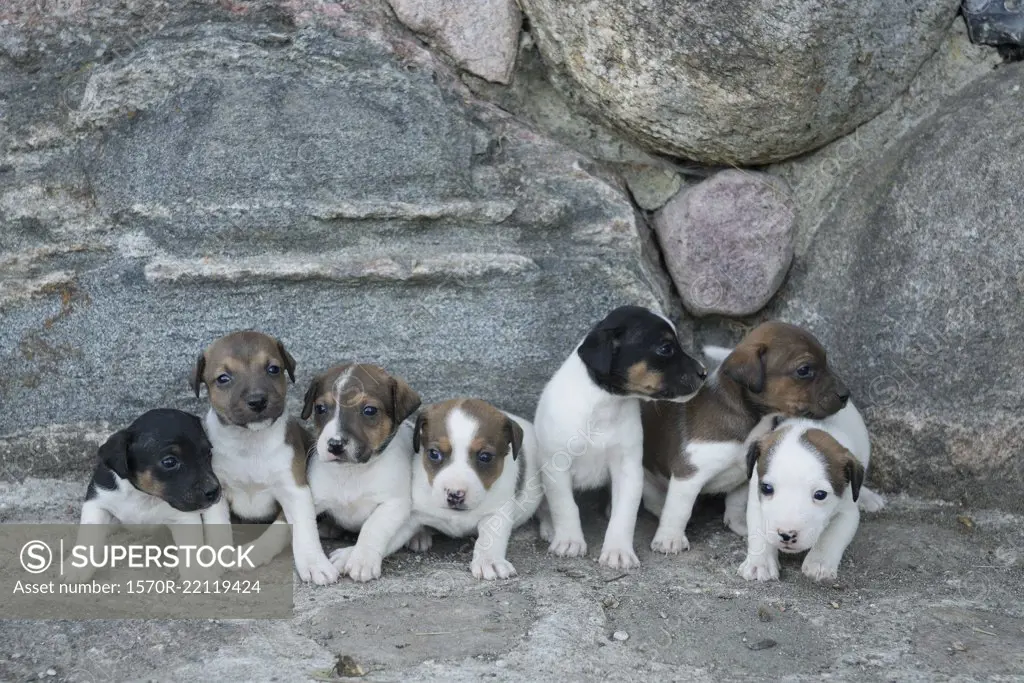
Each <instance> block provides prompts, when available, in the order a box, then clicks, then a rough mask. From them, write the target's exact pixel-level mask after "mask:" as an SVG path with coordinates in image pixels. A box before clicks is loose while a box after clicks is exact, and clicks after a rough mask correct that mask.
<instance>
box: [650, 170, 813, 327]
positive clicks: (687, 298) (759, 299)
mask: <svg viewBox="0 0 1024 683" xmlns="http://www.w3.org/2000/svg"><path fill="white" fill-rule="evenodd" d="M794 206H795V204H794V201H793V197H792V194H791V193H790V190H789V188H788V186H787V185H786V184H785V183H784V182H783V181H782V180H780V179H778V178H776V177H774V176H771V175H768V174H765V173H757V172H753V171H736V170H728V171H722V172H721V173H717V174H715V175H714V176H712V177H711V178H709V179H708V180H705V181H704V182H702V183H699V184H697V185H694V186H692V187H689V188H687V189H685V190H683V191H682V192H680V193H679V194H677V195H676V196H675V197H673V198H672V199H671V200H670V201H669V202H668V203H667V204H666V205H665V206H664V207H662V208H661V209H660V210H659V211H657V212H656V213H655V214H654V221H653V222H654V231H655V232H656V233H657V235H658V242H659V243H660V244H661V250H662V253H663V254H664V256H665V263H666V265H667V266H668V271H669V274H670V275H671V276H672V280H673V281H674V282H675V284H676V288H677V289H678V290H679V295H680V297H681V298H682V300H683V305H684V306H686V309H687V310H688V311H689V312H690V313H692V314H694V315H697V316H703V315H712V314H720V315H726V316H733V317H737V316H744V315H750V314H752V313H756V312H757V311H759V310H761V308H763V307H764V306H765V305H766V304H767V303H768V301H769V300H771V298H772V296H774V295H775V292H776V291H777V290H778V288H779V286H780V285H781V284H782V281H783V279H784V278H785V277H786V272H787V271H788V270H789V266H790V264H791V263H792V261H793V241H794V228H795V225H796V211H795V208H794Z"/></svg>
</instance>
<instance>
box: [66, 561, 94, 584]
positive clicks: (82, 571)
mask: <svg viewBox="0 0 1024 683" xmlns="http://www.w3.org/2000/svg"><path fill="white" fill-rule="evenodd" d="M65 566H66V567H67V569H66V570H64V574H63V575H61V577H60V579H61V581H63V582H64V583H88V581H89V579H91V578H92V575H93V574H94V573H95V572H96V570H95V568H94V567H92V565H89V564H86V565H85V566H84V567H75V566H73V565H72V564H71V558H70V557H69V558H68V561H67V562H65Z"/></svg>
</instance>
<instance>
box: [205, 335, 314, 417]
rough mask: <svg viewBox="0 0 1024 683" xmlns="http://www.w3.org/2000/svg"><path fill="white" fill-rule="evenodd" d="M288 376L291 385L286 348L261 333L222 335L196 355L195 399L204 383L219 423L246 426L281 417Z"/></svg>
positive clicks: (292, 364)
mask: <svg viewBox="0 0 1024 683" xmlns="http://www.w3.org/2000/svg"><path fill="white" fill-rule="evenodd" d="M286 375H287V378H290V379H291V381H292V382H294V381H295V359H294V358H292V356H291V354H290V353H288V351H287V350H286V349H285V348H284V344H282V343H281V342H280V341H278V340H277V339H275V338H274V337H271V336H269V335H266V334H263V333H262V332H255V331H253V330H244V331H242V332H233V333H231V334H229V335H226V336H224V337H221V338H220V339H218V340H216V341H215V342H213V343H212V344H210V346H209V347H207V349H206V350H205V351H204V352H203V353H201V354H200V355H199V358H198V360H197V361H196V366H195V369H194V371H193V374H192V389H193V390H194V391H195V393H196V396H199V389H200V386H201V385H203V384H205V385H206V389H207V391H208V392H209V396H210V405H211V406H213V409H214V410H215V411H216V413H217V415H218V416H220V418H221V420H223V421H224V422H226V423H228V424H235V425H245V424H248V423H249V422H259V421H261V420H266V419H276V418H278V417H280V416H281V415H282V414H283V413H284V404H285V394H286V393H287V391H288V379H287V378H286ZM220 379H224V380H225V381H223V382H222V381H219V380H220Z"/></svg>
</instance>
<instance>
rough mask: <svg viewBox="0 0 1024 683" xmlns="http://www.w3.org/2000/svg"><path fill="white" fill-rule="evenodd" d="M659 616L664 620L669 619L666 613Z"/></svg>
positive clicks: (659, 613) (660, 613)
mask: <svg viewBox="0 0 1024 683" xmlns="http://www.w3.org/2000/svg"><path fill="white" fill-rule="evenodd" d="M658 616H659V617H661V618H662V619H668V615H667V614H665V613H664V612H658Z"/></svg>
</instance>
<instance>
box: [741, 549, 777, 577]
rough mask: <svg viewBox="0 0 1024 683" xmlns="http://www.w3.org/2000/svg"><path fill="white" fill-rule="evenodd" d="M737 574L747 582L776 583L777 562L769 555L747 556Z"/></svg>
mask: <svg viewBox="0 0 1024 683" xmlns="http://www.w3.org/2000/svg"><path fill="white" fill-rule="evenodd" d="M739 574H740V576H742V577H743V578H744V579H746V580H747V581H778V580H779V560H778V558H776V557H772V556H771V555H766V554H761V555H756V556H755V555H747V559H745V560H743V564H741V565H740V568H739Z"/></svg>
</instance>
